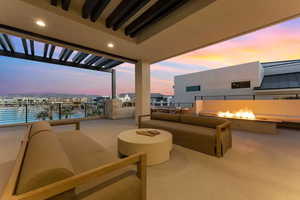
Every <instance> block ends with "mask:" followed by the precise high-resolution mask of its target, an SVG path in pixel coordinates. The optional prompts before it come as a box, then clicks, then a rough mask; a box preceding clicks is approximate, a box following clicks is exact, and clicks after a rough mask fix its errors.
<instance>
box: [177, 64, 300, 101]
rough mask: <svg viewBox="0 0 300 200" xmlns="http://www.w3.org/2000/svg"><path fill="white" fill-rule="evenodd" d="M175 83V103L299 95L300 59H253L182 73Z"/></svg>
mask: <svg viewBox="0 0 300 200" xmlns="http://www.w3.org/2000/svg"><path fill="white" fill-rule="evenodd" d="M174 82H175V86H174V90H175V92H174V93H175V102H176V103H191V102H194V100H195V99H224V98H229V99H249V98H256V96H259V97H260V98H261V97H262V96H264V98H270V95H273V96H274V95H275V94H276V95H283V94H297V93H300V60H288V61H278V62H268V63H260V62H250V63H245V64H240V65H235V66H230V67H224V68H218V69H212V70H207V71H201V72H196V73H190V74H184V75H179V76H176V77H175V81H174ZM268 95H269V96H268ZM254 96H255V97H254Z"/></svg>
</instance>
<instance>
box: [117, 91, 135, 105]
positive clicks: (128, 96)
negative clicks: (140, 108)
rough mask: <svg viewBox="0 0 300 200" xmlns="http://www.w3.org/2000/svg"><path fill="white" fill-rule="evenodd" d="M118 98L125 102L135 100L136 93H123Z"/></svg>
mask: <svg viewBox="0 0 300 200" xmlns="http://www.w3.org/2000/svg"><path fill="white" fill-rule="evenodd" d="M118 99H120V100H121V101H122V102H123V103H125V102H133V101H134V100H135V94H134V93H121V94H119V95H118Z"/></svg>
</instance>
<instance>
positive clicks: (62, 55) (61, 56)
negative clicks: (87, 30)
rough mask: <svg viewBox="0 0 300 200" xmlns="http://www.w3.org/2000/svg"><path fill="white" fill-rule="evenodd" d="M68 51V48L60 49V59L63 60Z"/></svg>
mask: <svg viewBox="0 0 300 200" xmlns="http://www.w3.org/2000/svg"><path fill="white" fill-rule="evenodd" d="M67 51H68V49H67V48H63V49H62V50H61V51H60V53H59V56H58V59H59V60H62V59H63V58H64V57H65V55H66V53H67Z"/></svg>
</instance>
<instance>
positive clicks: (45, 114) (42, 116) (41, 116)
mask: <svg viewBox="0 0 300 200" xmlns="http://www.w3.org/2000/svg"><path fill="white" fill-rule="evenodd" d="M48 116H49V114H48V112H47V111H45V110H43V111H40V112H39V113H37V114H36V118H37V119H39V120H40V119H42V120H46V118H47V117H48Z"/></svg>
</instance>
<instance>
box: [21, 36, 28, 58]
mask: <svg viewBox="0 0 300 200" xmlns="http://www.w3.org/2000/svg"><path fill="white" fill-rule="evenodd" d="M21 40H22V45H23V49H24V53H25V54H26V55H28V47H27V41H26V39H25V38H21Z"/></svg>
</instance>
